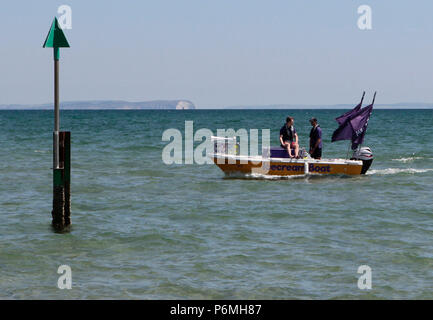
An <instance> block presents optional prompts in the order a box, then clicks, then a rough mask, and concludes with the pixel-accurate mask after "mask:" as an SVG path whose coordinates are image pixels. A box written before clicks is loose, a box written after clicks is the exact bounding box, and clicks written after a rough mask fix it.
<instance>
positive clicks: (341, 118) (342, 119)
mask: <svg viewBox="0 0 433 320" xmlns="http://www.w3.org/2000/svg"><path fill="white" fill-rule="evenodd" d="M364 96H365V91H364V93H363V94H362V98H361V102H360V103H359V104H358V105H357V106H356V107H355V108H353V109H352V110H350V111H347V112H346V113H345V114H343V115H341V116H339V117H338V118H335V120H336V121H337V122H338V124H339V125H342V124H343V123H344V122H345V121H346V120H347V119H349V118H350V117H351V116H352V115H354V114H356V113H357V112H358V111H359V110H360V109H361V106H362V101H364Z"/></svg>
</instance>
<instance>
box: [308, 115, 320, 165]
mask: <svg viewBox="0 0 433 320" xmlns="http://www.w3.org/2000/svg"><path fill="white" fill-rule="evenodd" d="M310 123H311V125H312V126H313V128H311V131H310V155H311V157H312V158H314V159H321V158H322V129H321V128H320V126H319V124H318V123H317V119H316V118H311V119H310Z"/></svg>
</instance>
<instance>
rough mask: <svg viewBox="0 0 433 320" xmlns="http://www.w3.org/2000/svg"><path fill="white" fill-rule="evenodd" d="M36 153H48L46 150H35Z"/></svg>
mask: <svg viewBox="0 0 433 320" xmlns="http://www.w3.org/2000/svg"><path fill="white" fill-rule="evenodd" d="M34 152H36V153H47V152H48V151H46V150H34Z"/></svg>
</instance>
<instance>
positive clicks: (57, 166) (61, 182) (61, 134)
mask: <svg viewBox="0 0 433 320" xmlns="http://www.w3.org/2000/svg"><path fill="white" fill-rule="evenodd" d="M43 47H44V48H53V53H54V131H53V210H52V211H51V215H52V218H53V221H52V225H53V227H54V228H55V229H56V230H58V231H62V230H64V229H65V227H68V226H69V225H70V224H71V210H70V208H71V195H70V190H71V187H70V186H71V134H70V132H68V131H60V108H59V59H60V49H59V48H69V43H68V41H67V40H66V37H65V35H64V33H63V31H62V29H61V28H60V26H59V23H58V21H57V18H54V20H53V23H52V24H51V28H50V31H49V32H48V35H47V38H46V39H45V42H44V45H43Z"/></svg>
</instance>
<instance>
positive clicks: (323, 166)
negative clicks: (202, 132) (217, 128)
mask: <svg viewBox="0 0 433 320" xmlns="http://www.w3.org/2000/svg"><path fill="white" fill-rule="evenodd" d="M213 160H214V163H215V164H216V165H217V166H218V167H219V168H220V169H221V170H222V171H223V172H224V173H226V174H227V175H233V174H244V175H249V174H263V175H271V176H293V175H304V174H320V175H333V174H344V175H360V174H361V173H363V172H362V171H363V170H362V169H363V163H362V161H357V160H344V159H323V160H315V159H282V158H281V159H273V158H269V159H265V158H261V157H256V158H249V157H242V156H231V155H213Z"/></svg>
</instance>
